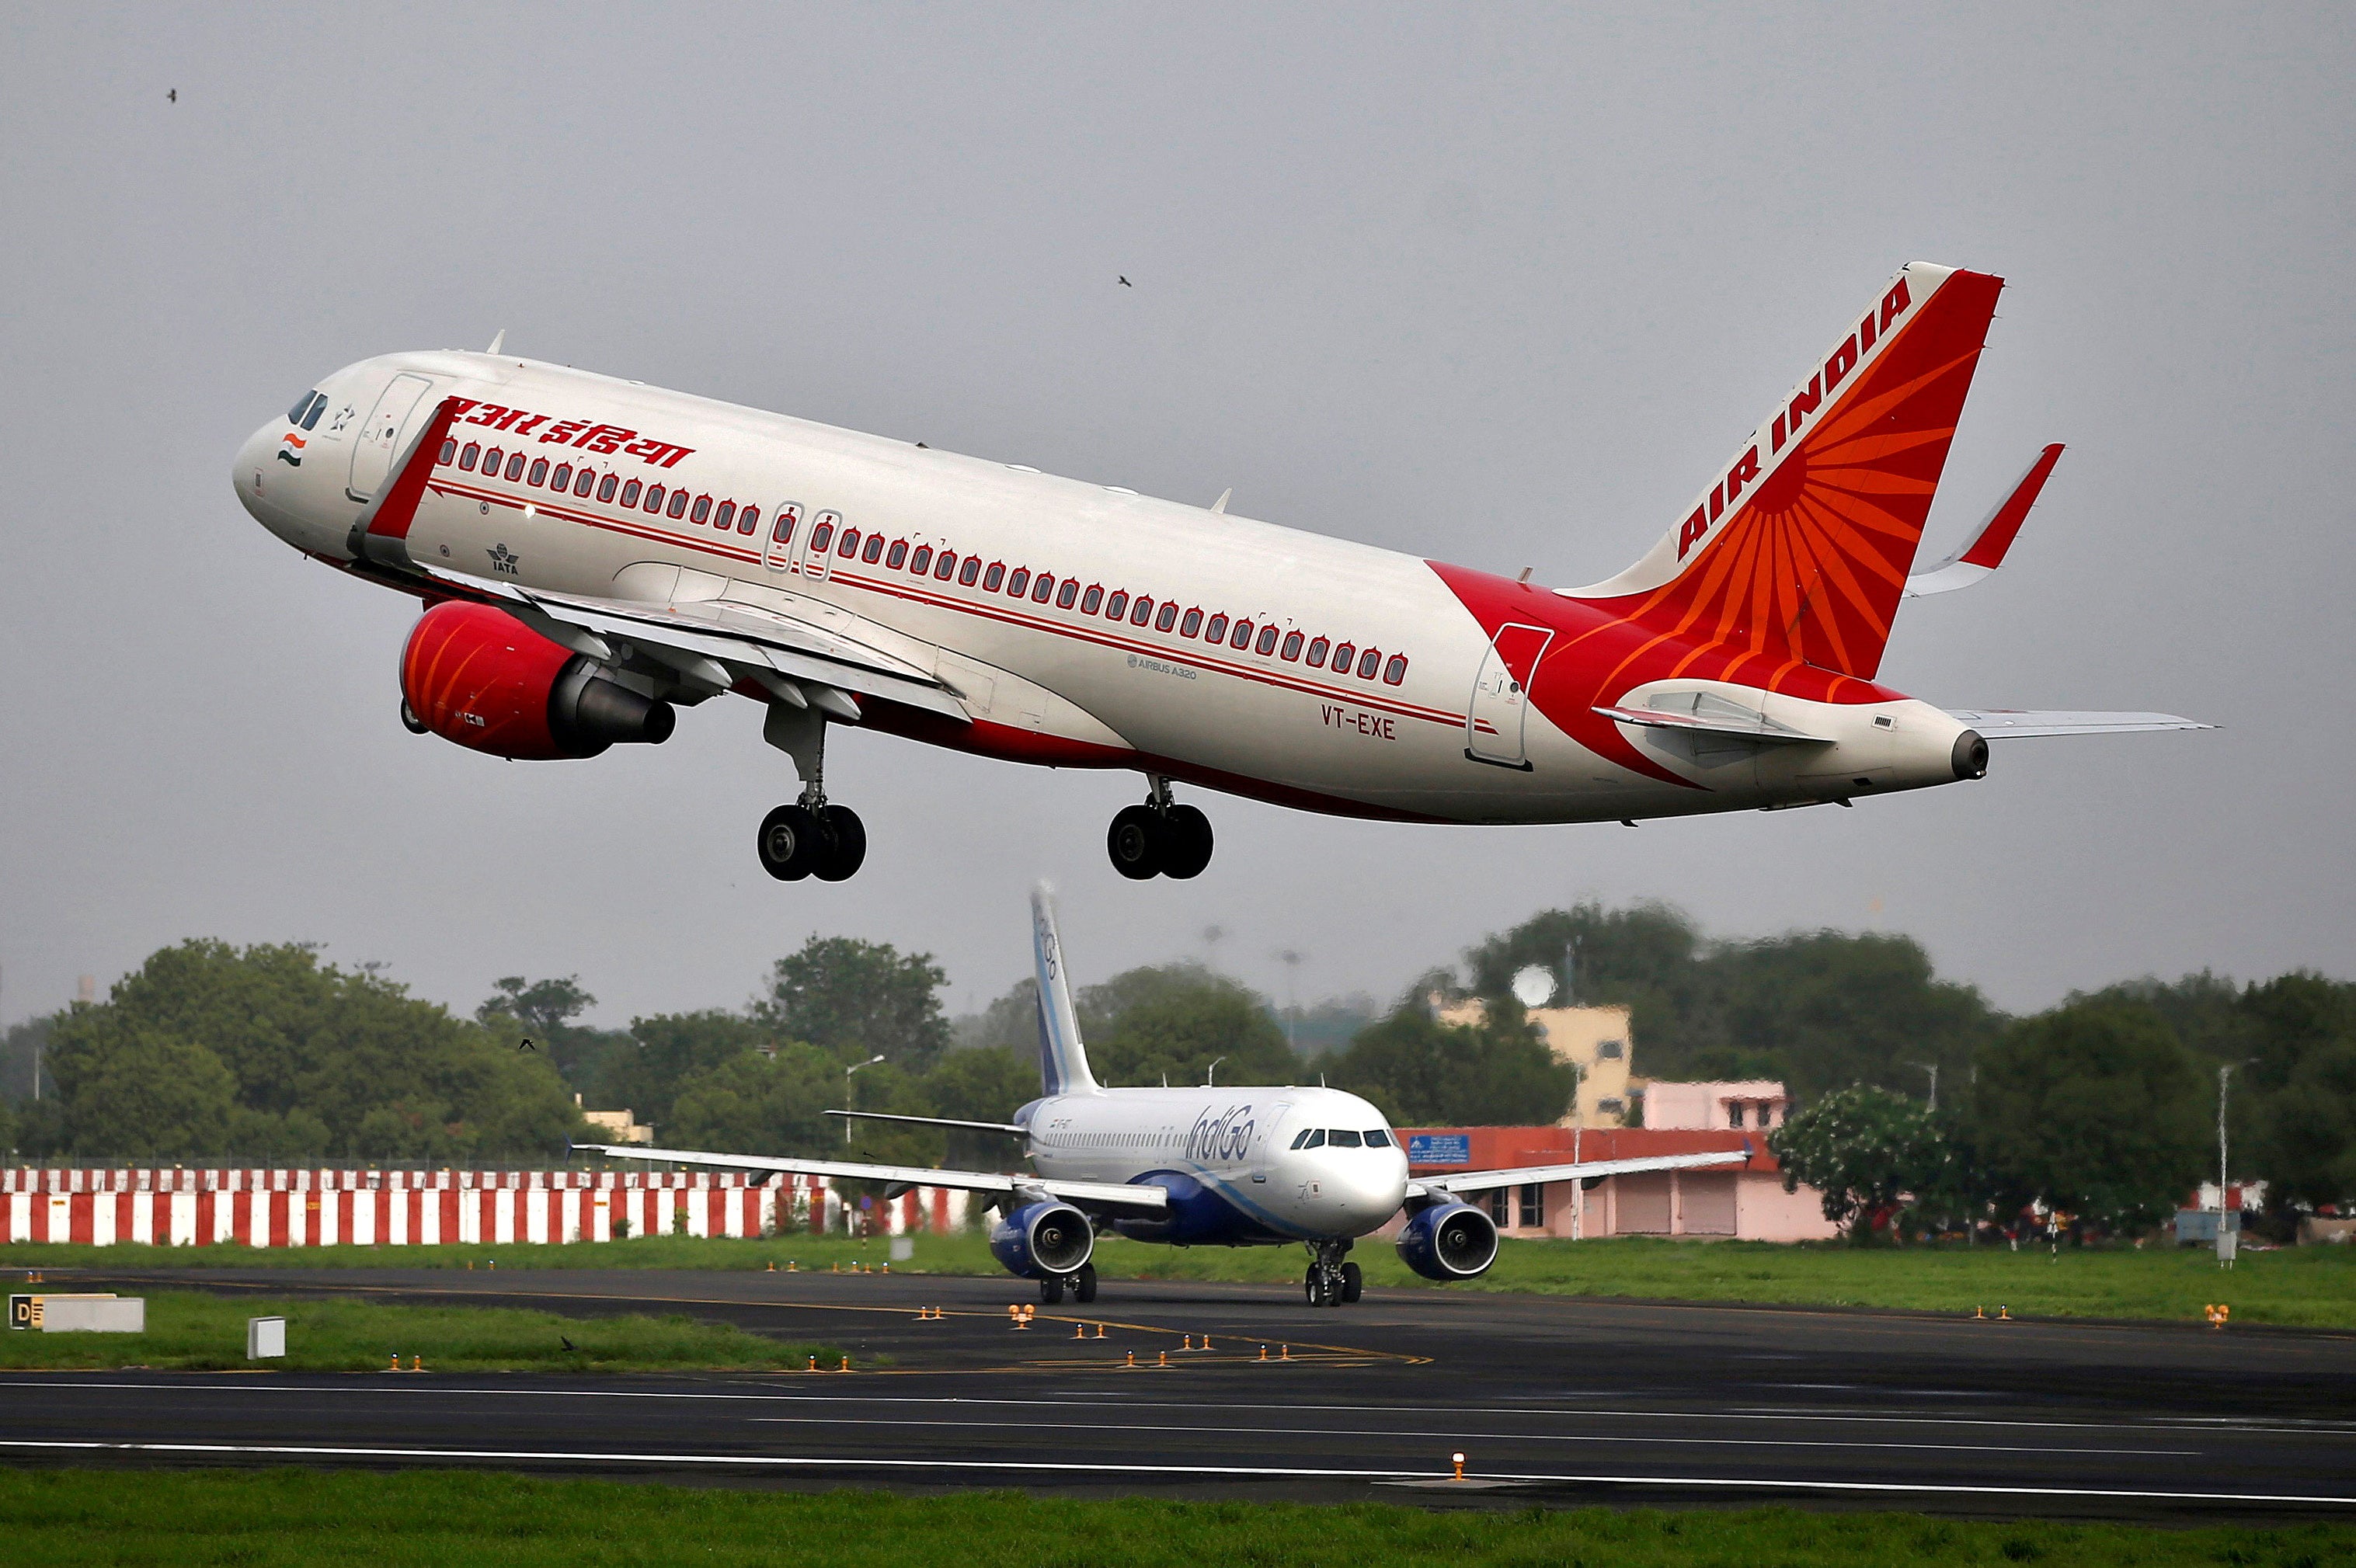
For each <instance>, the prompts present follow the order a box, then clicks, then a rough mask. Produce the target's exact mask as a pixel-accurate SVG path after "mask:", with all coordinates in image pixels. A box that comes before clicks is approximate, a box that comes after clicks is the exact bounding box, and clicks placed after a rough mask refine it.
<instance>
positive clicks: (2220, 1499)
mask: <svg viewBox="0 0 2356 1568" xmlns="http://www.w3.org/2000/svg"><path fill="white" fill-rule="evenodd" d="M0 1448H9V1449H16V1450H29V1449H44V1450H48V1451H51V1452H60V1453H76V1454H158V1455H189V1456H196V1455H206V1454H216V1455H250V1456H256V1457H268V1458H274V1459H414V1460H424V1461H429V1462H435V1463H448V1462H450V1461H452V1460H461V1459H475V1460H499V1461H506V1462H509V1463H517V1462H523V1463H539V1464H584V1465H679V1466H694V1467H715V1468H716V1467H731V1466H736V1467H748V1468H767V1469H827V1468H834V1469H862V1470H960V1471H966V1472H971V1471H976V1470H988V1471H994V1472H999V1473H1005V1474H1025V1475H1117V1476H1134V1475H1143V1476H1164V1477H1166V1476H1251V1477H1267V1478H1269V1479H1281V1480H1323V1481H1392V1480H1432V1479H1440V1478H1442V1477H1443V1474H1444V1473H1443V1472H1440V1471H1433V1470H1345V1469H1338V1468H1328V1467H1307V1466H1289V1465H1123V1464H1112V1463H1108V1462H1104V1461H1095V1462H1087V1463H1082V1462H1077V1461H1070V1462H1066V1461H1057V1460H1048V1459H965V1458H949V1459H877V1458H870V1457H867V1456H803V1457H797V1456H786V1455H776V1454H634V1453H604V1454H599V1453H589V1452H583V1451H576V1450H570V1449H529V1448H524V1449H515V1448H504V1449H503V1448H358V1447H328V1446H324V1445H319V1446H314V1445H299V1444H274V1443H98V1442H88V1441H82V1442H71V1441H63V1440H54V1441H42V1440H36V1439H30V1438H0ZM1480 1478H1481V1479H1483V1480H1488V1481H1522V1482H1527V1483H1530V1484H1533V1485H1554V1486H1597V1487H1664V1488H1676V1487H1693V1488H1712V1489H1720V1490H1730V1491H1742V1490H1766V1491H1809V1492H1872V1493H1881V1494H1890V1495H1901V1496H1910V1497H1936V1496H1944V1497H2009V1498H2095V1499H2109V1500H2116V1501H2122V1502H2130V1501H2131V1502H2185V1503H2226V1504H2234V1505H2243V1504H2252V1503H2267V1504H2276V1505H2280V1504H2284V1503H2297V1504H2307V1505H2321V1506H2324V1507H2329V1508H2356V1497H2329V1496H2322V1495H2314V1496H2308V1495H2302V1494H2298V1493H2276V1492H2165V1491H2157V1490H2147V1489H2142V1488H2107V1487H2018V1486H1994V1485H1957V1484H1942V1483H1934V1482H1929V1481H1803V1480H1792V1479H1788V1478H1781V1477H1773V1478H1761V1479H1755V1480H1754V1479H1747V1478H1743V1477H1733V1476H1594V1475H1543V1474H1524V1473H1514V1472H1501V1473H1499V1474H1496V1475H1491V1476H1483V1477H1480Z"/></svg>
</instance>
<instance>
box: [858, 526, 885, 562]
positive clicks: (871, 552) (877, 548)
mask: <svg viewBox="0 0 2356 1568" xmlns="http://www.w3.org/2000/svg"><path fill="white" fill-rule="evenodd" d="M859 559H860V560H863V561H865V562H866V563H867V564H868V565H870V566H873V565H874V564H875V563H876V562H877V561H879V560H883V535H882V534H869V535H868V536H867V548H866V549H863V550H861V551H860V552H859Z"/></svg>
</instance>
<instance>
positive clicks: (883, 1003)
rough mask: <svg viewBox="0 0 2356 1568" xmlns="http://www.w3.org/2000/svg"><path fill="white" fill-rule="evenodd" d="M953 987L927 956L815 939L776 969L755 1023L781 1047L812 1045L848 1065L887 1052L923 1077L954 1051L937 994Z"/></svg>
mask: <svg viewBox="0 0 2356 1568" xmlns="http://www.w3.org/2000/svg"><path fill="white" fill-rule="evenodd" d="M947 982H948V976H947V975H946V974H944V973H943V972H942V970H941V967H940V965H937V964H935V963H934V962H933V958H932V955H931V954H929V953H910V954H906V955H903V954H902V953H901V952H900V951H899V949H897V948H895V947H894V946H893V945H891V944H889V943H881V942H862V941H860V940H859V939H857V938H855V937H849V936H824V937H821V936H812V937H811V938H810V939H809V941H808V942H806V943H804V944H802V947H801V950H800V951H799V952H798V953H794V954H790V955H787V956H786V957H783V958H780V959H778V960H777V961H776V965H773V966H772V968H771V970H770V973H769V987H768V990H767V992H766V994H764V995H762V996H760V997H756V998H755V1001H754V1003H753V1017H754V1018H755V1019H757V1020H759V1021H760V1022H761V1023H763V1024H766V1026H768V1028H769V1029H770V1031H771V1033H772V1034H773V1036H774V1037H775V1038H776V1039H778V1040H807V1041H808V1042H809V1043H810V1044H811V1045H814V1046H816V1047H818V1048H819V1050H820V1051H828V1052H830V1053H831V1054H833V1055H835V1056H838V1057H840V1058H841V1059H843V1060H844V1061H853V1060H857V1059H860V1058H862V1057H867V1056H873V1055H875V1054H877V1053H878V1052H881V1053H882V1054H883V1056H885V1057H887V1058H888V1059H890V1060H891V1061H895V1062H897V1063H899V1064H900V1065H901V1066H902V1067H904V1068H907V1069H909V1070H911V1071H915V1072H922V1071H924V1070H925V1069H926V1068H928V1067H930V1066H931V1065H932V1063H933V1061H934V1060H935V1059H936V1058H937V1057H938V1056H939V1055H940V1053H941V1052H942V1051H945V1050H947V1049H948V1043H949V1026H948V1019H947V1018H946V1017H944V1016H943V1015H942V1012H941V1001H940V994H939V993H940V987H942V986H943V985H945V984H947Z"/></svg>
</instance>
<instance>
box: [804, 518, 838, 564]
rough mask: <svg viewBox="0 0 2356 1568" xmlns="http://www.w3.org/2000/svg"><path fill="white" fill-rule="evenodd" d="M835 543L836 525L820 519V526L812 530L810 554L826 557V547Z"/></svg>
mask: <svg viewBox="0 0 2356 1568" xmlns="http://www.w3.org/2000/svg"><path fill="white" fill-rule="evenodd" d="M833 542H834V525H833V524H832V523H830V522H827V521H825V520H824V519H823V518H820V520H819V524H818V526H817V527H816V528H812V529H810V553H811V554H813V555H824V554H825V553H826V547H827V546H828V545H830V544H832V543H833Z"/></svg>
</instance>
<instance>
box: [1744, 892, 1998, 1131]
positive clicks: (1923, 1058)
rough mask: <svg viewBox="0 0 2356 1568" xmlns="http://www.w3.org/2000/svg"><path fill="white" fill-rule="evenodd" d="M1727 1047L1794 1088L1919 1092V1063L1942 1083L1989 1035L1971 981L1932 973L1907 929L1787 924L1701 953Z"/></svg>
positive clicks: (1956, 1075) (1988, 1020)
mask: <svg viewBox="0 0 2356 1568" xmlns="http://www.w3.org/2000/svg"><path fill="white" fill-rule="evenodd" d="M1711 964H1712V965H1713V966H1714V967H1715V968H1716V969H1717V970H1718V972H1719V974H1718V982H1717V985H1716V987H1715V989H1716V990H1717V992H1718V995H1719V997H1720V1003H1719V1006H1720V1008H1721V1009H1722V1013H1723V1017H1724V1019H1725V1025H1724V1027H1725V1033H1726V1037H1727V1041H1728V1044H1729V1046H1730V1048H1731V1049H1732V1050H1733V1051H1738V1052H1747V1053H1749V1054H1750V1055H1751V1057H1753V1058H1754V1059H1756V1060H1759V1061H1762V1063H1763V1062H1765V1061H1774V1062H1778V1063H1780V1064H1781V1069H1782V1070H1781V1071H1780V1072H1774V1073H1772V1074H1769V1076H1773V1077H1777V1078H1781V1079H1783V1080H1784V1081H1785V1082H1786V1083H1788V1084H1789V1085H1790V1087H1791V1090H1792V1092H1793V1093H1794V1094H1796V1095H1799V1096H1802V1097H1809V1096H1813V1095H1816V1094H1820V1093H1826V1092H1827V1091H1829V1090H1832V1089H1834V1088H1836V1087H1838V1086H1841V1085H1845V1084H1851V1083H1870V1084H1875V1085H1878V1086H1879V1087H1881V1088H1884V1089H1890V1090H1897V1091H1900V1092H1902V1093H1922V1091H1923V1090H1924V1089H1925V1088H1926V1087H1927V1079H1926V1076H1925V1074H1924V1072H1923V1071H1922V1067H1923V1064H1925V1063H1929V1064H1933V1065H1935V1066H1937V1067H1939V1068H1940V1069H1941V1070H1942V1072H1944V1075H1945V1077H1946V1081H1947V1082H1948V1083H1958V1082H1960V1081H1961V1080H1962V1078H1963V1077H1964V1075H1965V1072H1967V1071H1968V1069H1969V1067H1970V1064H1971V1060H1972V1056H1973V1053H1974V1052H1975V1051H1977V1050H1979V1048H1980V1047H1982V1046H1983V1045H1986V1044H1987V1043H1988V1042H1989V1041H1990V1040H1993V1039H1995V1037H1996V1033H1997V1018H1996V1015H1995V1013H1994V1012H1993V1011H1992V1010H1991V1009H1990V1008H1989V1007H1988V1005H1987V1000H1986V999H1985V998H1984V997H1981V995H1980V994H1979V992H1978V990H1977V989H1976V988H1975V987H1970V986H1959V985H1955V984H1954V983H1953V982H1950V981H1944V980H1941V979H1939V978H1938V977H1937V976H1936V975H1935V974H1934V973H1933V969H1932V966H1931V959H1930V955H1928V954H1926V953H1924V952H1923V951H1922V944H1920V943H1918V942H1916V941H1915V940H1914V939H1913V938H1912V937H1911V936H1892V935H1888V934H1883V933H1871V932H1868V933H1847V932H1837V931H1814V932H1795V933H1790V934H1787V935H1784V936H1779V937H1773V938H1770V939H1768V940H1766V941H1763V942H1753V943H1744V944H1733V945H1729V946H1727V947H1724V948H1722V949H1720V950H1719V953H1718V954H1717V955H1715V956H1714V957H1713V958H1712V960H1711Z"/></svg>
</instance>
